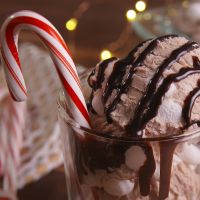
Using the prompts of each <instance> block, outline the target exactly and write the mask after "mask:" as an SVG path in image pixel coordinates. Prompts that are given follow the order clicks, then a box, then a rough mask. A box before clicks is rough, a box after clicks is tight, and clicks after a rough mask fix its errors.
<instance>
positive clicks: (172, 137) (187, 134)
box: [57, 90, 200, 143]
mask: <svg viewBox="0 0 200 200" xmlns="http://www.w3.org/2000/svg"><path fill="white" fill-rule="evenodd" d="M63 101H64V104H63V103H62V102H63ZM64 105H67V102H66V96H65V94H64V92H63V90H61V91H59V95H58V98H57V106H58V112H59V115H60V114H61V112H62V114H64V116H62V119H64V120H65V122H66V123H67V124H68V125H70V126H71V127H73V128H75V129H80V130H81V131H83V132H84V133H87V134H89V135H91V136H94V137H100V138H102V139H106V140H116V141H121V142H134V143H138V142H143V143H144V142H169V141H173V142H183V141H186V140H187V139H194V138H197V137H198V136H199V137H200V128H198V129H195V130H192V131H183V133H181V134H168V135H165V136H153V137H145V138H142V137H141V138H135V137H127V136H126V137H125V136H120V137H119V136H115V135H109V134H108V133H102V132H101V133H100V132H98V131H96V130H93V129H90V128H86V127H83V126H81V125H79V124H78V123H77V122H76V121H75V120H74V119H73V118H72V117H71V116H70V114H69V113H70V111H69V110H68V109H67V108H66V107H64Z"/></svg>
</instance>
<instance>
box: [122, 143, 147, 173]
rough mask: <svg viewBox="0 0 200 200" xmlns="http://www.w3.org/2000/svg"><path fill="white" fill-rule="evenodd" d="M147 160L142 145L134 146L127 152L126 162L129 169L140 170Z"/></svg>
mask: <svg viewBox="0 0 200 200" xmlns="http://www.w3.org/2000/svg"><path fill="white" fill-rule="evenodd" d="M145 161H146V155H145V153H144V151H143V149H142V148H141V147H140V146H132V147H130V148H129V149H128V150H127V151H126V153H125V164H126V165H127V167H128V168H129V169H132V170H134V171H138V170H139V169H140V167H141V166H143V164H144V162H145Z"/></svg>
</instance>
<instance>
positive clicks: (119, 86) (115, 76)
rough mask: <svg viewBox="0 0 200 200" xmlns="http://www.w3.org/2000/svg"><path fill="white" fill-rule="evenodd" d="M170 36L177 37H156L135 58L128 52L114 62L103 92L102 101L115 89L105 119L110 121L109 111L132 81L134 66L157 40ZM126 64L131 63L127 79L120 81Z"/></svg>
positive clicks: (151, 50) (145, 55)
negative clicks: (124, 57) (124, 56)
mask: <svg viewBox="0 0 200 200" xmlns="http://www.w3.org/2000/svg"><path fill="white" fill-rule="evenodd" d="M172 37H177V35H165V36H161V37H158V38H156V39H154V40H152V41H151V42H150V44H149V45H148V46H147V48H146V49H145V50H144V51H143V52H142V53H141V54H140V55H139V57H138V58H137V59H130V58H129V56H130V55H131V54H129V56H128V57H127V58H126V59H124V60H121V61H118V62H119V63H118V62H117V63H116V67H115V70H114V71H113V73H112V75H111V76H110V78H109V81H108V83H107V87H106V90H105V94H104V103H105V102H106V101H107V99H108V97H109V96H110V95H111V94H112V91H113V90H114V89H116V90H117V94H116V96H115V98H114V100H113V102H112V103H111V104H110V105H109V106H108V107H107V108H106V111H105V113H106V116H107V119H109V121H111V120H110V113H111V112H112V111H113V110H114V109H115V108H116V105H117V104H118V103H119V101H120V97H121V95H122V94H123V93H125V92H126V91H127V89H128V87H129V86H130V84H131V82H132V77H133V74H134V73H135V70H136V68H137V67H139V66H140V65H141V64H142V63H143V62H144V60H145V58H146V57H147V56H148V55H149V54H150V53H152V52H153V50H154V49H155V48H156V47H157V45H158V42H161V41H163V40H165V39H167V38H172ZM137 49H138V48H136V51H137ZM128 65H132V67H131V69H130V71H129V74H128V76H127V79H126V80H125V81H123V82H122V79H123V76H124V74H125V71H126V67H127V66H128Z"/></svg>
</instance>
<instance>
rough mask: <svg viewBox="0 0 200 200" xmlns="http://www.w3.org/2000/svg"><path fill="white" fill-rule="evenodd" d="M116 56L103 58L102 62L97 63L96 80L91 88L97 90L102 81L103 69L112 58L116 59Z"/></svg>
mask: <svg viewBox="0 0 200 200" xmlns="http://www.w3.org/2000/svg"><path fill="white" fill-rule="evenodd" d="M116 59H117V58H116V57H112V58H109V59H106V60H104V61H103V62H101V63H100V64H99V70H98V74H97V81H96V82H95V84H94V86H93V90H97V89H99V88H100V87H101V84H102V83H103V81H104V78H105V77H104V76H105V70H106V68H107V67H108V65H109V63H111V62H113V61H114V60H116Z"/></svg>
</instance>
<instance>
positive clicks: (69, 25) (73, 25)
mask: <svg viewBox="0 0 200 200" xmlns="http://www.w3.org/2000/svg"><path fill="white" fill-rule="evenodd" d="M77 25H78V20H77V19H76V18H71V19H69V20H68V21H67V22H66V24H65V27H66V29H67V30H69V31H74V30H75V29H76V27H77Z"/></svg>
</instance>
